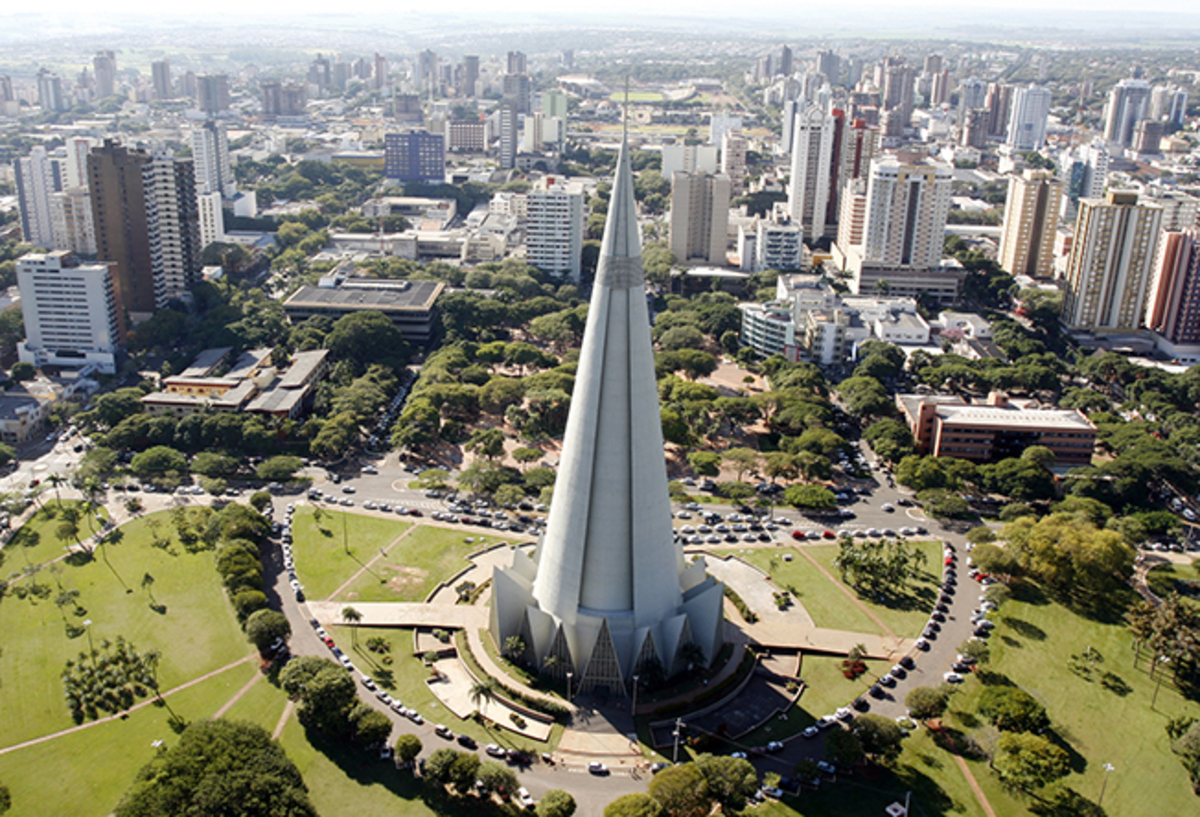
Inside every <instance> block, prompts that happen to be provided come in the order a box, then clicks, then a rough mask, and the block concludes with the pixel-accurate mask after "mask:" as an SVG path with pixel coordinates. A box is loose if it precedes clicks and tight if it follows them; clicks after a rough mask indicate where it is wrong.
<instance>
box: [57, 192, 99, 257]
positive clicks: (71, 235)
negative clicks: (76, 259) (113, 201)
mask: <svg viewBox="0 0 1200 817" xmlns="http://www.w3.org/2000/svg"><path fill="white" fill-rule="evenodd" d="M50 226H51V228H52V230H53V233H54V243H53V244H52V246H53V247H54V248H55V249H56V250H70V251H71V252H75V253H78V254H80V255H86V256H94V255H95V254H96V228H95V225H94V224H93V223H92V198H91V195H89V193H88V189H87V188H86V187H68V188H65V189H63V190H60V191H58V192H57V193H51V194H50Z"/></svg>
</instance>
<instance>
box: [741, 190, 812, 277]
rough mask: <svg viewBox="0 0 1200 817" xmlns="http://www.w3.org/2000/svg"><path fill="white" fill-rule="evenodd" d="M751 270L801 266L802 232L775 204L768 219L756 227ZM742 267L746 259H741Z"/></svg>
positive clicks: (762, 220) (802, 253)
mask: <svg viewBox="0 0 1200 817" xmlns="http://www.w3.org/2000/svg"><path fill="white" fill-rule="evenodd" d="M754 256H755V257H754V265H753V270H754V271H758V270H765V269H775V270H780V271H784V272H786V271H789V270H798V269H800V267H801V266H803V264H804V230H803V229H802V228H801V227H800V225H799V224H797V223H796V222H794V221H792V219H791V218H790V217H789V216H788V214H787V208H786V207H784V206H783V203H782V202H777V203H776V205H775V207H774V208H773V209H772V210H771V214H770V216H769V217H767V218H760V219H759V220H758V223H757V224H756V225H755V238H754ZM742 261H743V266H744V264H745V259H742Z"/></svg>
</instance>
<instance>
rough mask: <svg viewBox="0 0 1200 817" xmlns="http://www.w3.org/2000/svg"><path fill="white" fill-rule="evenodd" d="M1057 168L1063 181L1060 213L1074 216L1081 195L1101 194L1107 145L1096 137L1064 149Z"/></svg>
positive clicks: (1104, 181) (1106, 163) (1093, 197)
mask: <svg viewBox="0 0 1200 817" xmlns="http://www.w3.org/2000/svg"><path fill="white" fill-rule="evenodd" d="M1059 171H1060V173H1061V174H1062V180H1063V183H1064V184H1065V185H1066V189H1065V190H1064V191H1063V192H1064V197H1063V217H1064V218H1070V219H1074V218H1075V215H1076V213H1077V212H1078V206H1079V200H1080V199H1081V198H1083V199H1098V198H1101V197H1102V196H1103V195H1104V188H1105V186H1107V184H1108V149H1107V148H1105V147H1104V144H1103V143H1102V142H1099V141H1097V142H1094V143H1092V144H1090V145H1080V146H1078V147H1076V148H1074V149H1072V150H1071V151H1069V152H1064V153H1063V154H1062V157H1061V159H1060V167H1059Z"/></svg>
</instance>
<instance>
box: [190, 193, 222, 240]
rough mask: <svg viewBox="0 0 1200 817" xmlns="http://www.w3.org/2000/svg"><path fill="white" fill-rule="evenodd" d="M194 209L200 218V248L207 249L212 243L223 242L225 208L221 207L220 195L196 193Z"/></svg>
mask: <svg viewBox="0 0 1200 817" xmlns="http://www.w3.org/2000/svg"><path fill="white" fill-rule="evenodd" d="M196 208H197V209H198V210H199V216H200V246H201V247H207V246H208V245H209V244H212V243H213V242H217V241H219V242H221V243H224V242H225V208H224V207H223V206H222V201H221V194H220V193H217V192H213V193H197V194H196Z"/></svg>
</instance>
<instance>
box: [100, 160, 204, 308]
mask: <svg viewBox="0 0 1200 817" xmlns="http://www.w3.org/2000/svg"><path fill="white" fill-rule="evenodd" d="M88 187H89V190H90V192H91V198H92V221H93V223H94V225H95V230H96V255H97V257H98V258H99V260H101V261H107V262H111V265H112V271H113V281H114V287H115V290H116V294H117V303H118V307H119V309H120V310H121V311H122V314H125V313H128V315H129V316H130V317H131V318H132V319H133V320H134V321H135V322H136V321H140V320H144V319H146V318H149V317H150V316H151V315H153V314H154V311H155V310H156V309H158V308H159V307H162V306H165V305H166V304H167V302H168V301H170V300H171V299H173V298H177V299H181V300H186V299H187V298H188V297H189V295H190V292H189V291H190V289H191V287H192V286H193V285H194V284H195V283H196V282H197V281H198V280H199V277H200V266H201V264H200V252H201V249H202V248H201V247H200V246H199V244H200V225H199V214H198V212H197V206H196V186H195V176H194V174H193V171H192V162H191V160H190V159H171V158H168V157H165V156H151V155H150V154H149V153H147V152H146V151H144V150H133V149H129V148H126V147H124V146H122V145H119V144H117V143H116V142H115V141H114V140H112V139H106V140H105V142H104V144H103V145H102V146H101V147H97V148H93V149H92V152H91V154H89V156H88Z"/></svg>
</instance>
